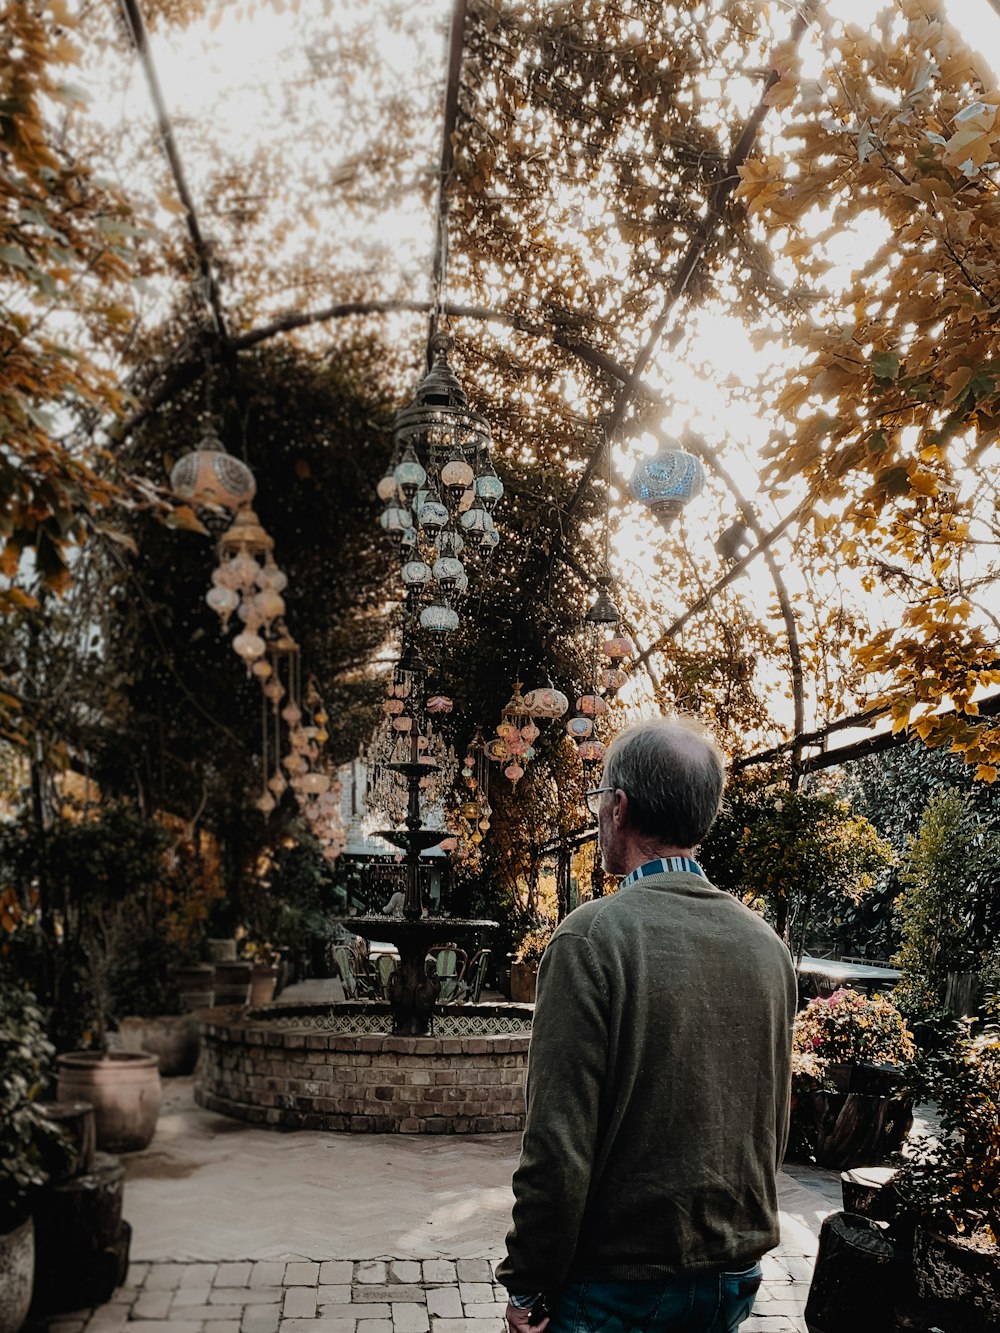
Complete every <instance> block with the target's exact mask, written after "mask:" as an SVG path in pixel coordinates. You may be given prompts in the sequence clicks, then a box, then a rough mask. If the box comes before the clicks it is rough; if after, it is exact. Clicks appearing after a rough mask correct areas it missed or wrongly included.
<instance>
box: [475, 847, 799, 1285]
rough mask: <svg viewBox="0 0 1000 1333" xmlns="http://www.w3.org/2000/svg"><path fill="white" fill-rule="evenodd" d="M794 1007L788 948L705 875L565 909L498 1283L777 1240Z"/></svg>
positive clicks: (626, 1268)
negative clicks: (505, 1257)
mask: <svg viewBox="0 0 1000 1333" xmlns="http://www.w3.org/2000/svg"><path fill="white" fill-rule="evenodd" d="M794 1009H795V986H794V974H793V972H792V968H791V963H790V959H789V957H788V952H787V950H786V949H785V947H784V945H783V944H782V943H781V941H780V940H778V939H777V937H776V936H775V935H774V933H773V931H772V930H771V929H770V927H768V926H767V925H766V924H765V923H764V922H763V921H761V920H760V919H759V918H757V917H756V916H754V914H753V913H752V912H750V911H748V909H747V908H745V907H744V906H743V905H742V904H740V903H739V902H737V901H736V900H735V899H734V898H732V897H731V896H729V895H728V894H724V893H722V892H720V891H719V890H717V889H715V888H714V887H713V886H712V885H710V884H709V883H708V881H707V880H705V879H704V878H702V877H700V876H699V875H697V874H694V873H688V872H683V871H682V872H670V873H665V874H655V875H650V876H648V877H646V878H643V879H641V880H639V881H638V882H636V883H634V884H631V885H629V886H628V887H627V888H625V889H623V890H621V891H620V892H619V893H618V894H615V895H613V896H612V897H610V898H606V899H601V900H598V901H595V902H593V903H587V904H584V906H583V907H580V908H578V909H577V910H576V911H575V912H573V913H572V914H571V915H570V916H569V917H567V919H566V920H565V921H564V922H563V923H562V925H561V926H560V928H559V930H558V931H557V932H556V935H555V936H554V937H553V940H552V942H551V944H550V946H549V949H548V950H547V952H546V956H545V959H544V960H543V964H542V970H541V974H540V977H539V1002H538V1005H537V1008H536V1013H535V1019H534V1023H533V1030H532V1060H531V1071H532V1072H531V1077H530V1080H529V1086H528V1097H529V1116H528V1130H527V1132H526V1135H525V1142H524V1150H523V1154H522V1164H521V1167H520V1168H519V1170H518V1175H517V1177H516V1178H515V1196H516V1203H515V1208H514V1228H513V1230H512V1232H511V1234H510V1235H509V1236H508V1252H509V1258H508V1260H507V1261H506V1263H505V1265H504V1266H503V1267H502V1269H501V1273H500V1276H501V1280H508V1279H510V1285H512V1286H514V1287H515V1289H519V1288H524V1289H534V1288H536V1286H537V1289H539V1290H544V1289H548V1288H549V1287H551V1286H553V1285H556V1284H559V1283H561V1282H563V1281H564V1280H566V1279H567V1278H586V1279H588V1280H599V1279H607V1280H611V1279H616V1280H642V1279H649V1278H659V1277H663V1276H666V1275H669V1274H672V1273H680V1272H686V1273H696V1272H698V1271H701V1270H711V1269H722V1268H735V1267H738V1266H739V1265H741V1264H744V1263H747V1262H753V1261H754V1260H755V1259H757V1258H758V1257H759V1256H760V1255H761V1254H763V1253H764V1252H765V1251H766V1250H768V1249H770V1248H772V1247H773V1246H774V1245H775V1244H777V1241H778V1233H777V1202H776V1197H775V1184H774V1172H775V1168H776V1165H777V1164H778V1161H779V1160H780V1156H781V1152H782V1150H783V1147H784V1136H785V1133H786V1129H787V1114H788V1106H787V1099H788V1086H789V1031H790V1027H791V1023H792V1018H793V1016H794ZM554 1161H555V1162H559V1163H561V1167H560V1169H559V1171H558V1173H557V1175H556V1177H555V1180H556V1183H555V1186H553V1171H552V1163H553V1162H554ZM536 1163H537V1169H536V1167H535V1165H534V1164H536Z"/></svg>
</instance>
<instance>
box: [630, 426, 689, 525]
mask: <svg viewBox="0 0 1000 1333" xmlns="http://www.w3.org/2000/svg"><path fill="white" fill-rule="evenodd" d="M704 488H705V469H704V468H703V467H702V465H701V462H700V461H699V459H697V458H695V456H694V455H693V454H689V453H685V451H684V450H683V449H681V448H680V447H679V446H678V445H670V446H668V447H667V448H664V449H661V450H660V452H659V453H658V454H654V455H653V457H652V458H645V459H643V460H642V461H641V462H640V463H639V464H638V465H637V466H636V469H635V471H634V472H633V473H632V477H631V479H630V481H629V484H628V489H629V494H630V495H631V496H632V498H633V499H634V500H641V501H642V503H643V504H644V505H646V507H647V508H648V509H649V511H650V512H651V513H653V514H655V515H656V517H657V518H658V519H659V520H660V522H661V523H662V524H663V526H664V527H665V528H667V527H669V526H670V524H671V523H672V522H673V521H674V519H675V518H676V517H677V515H678V514H679V513H680V512H681V510H682V509H683V508H684V506H685V505H686V504H687V502H688V501H689V500H693V499H694V498H695V496H696V495H700V494H701V492H702V491H703V490H704Z"/></svg>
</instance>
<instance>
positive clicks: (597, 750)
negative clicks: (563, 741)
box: [576, 740, 608, 764]
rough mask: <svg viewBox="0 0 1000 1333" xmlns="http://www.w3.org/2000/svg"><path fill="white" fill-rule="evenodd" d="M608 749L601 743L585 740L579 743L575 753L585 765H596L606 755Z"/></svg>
mask: <svg viewBox="0 0 1000 1333" xmlns="http://www.w3.org/2000/svg"><path fill="white" fill-rule="evenodd" d="M607 750H608V747H607V746H606V745H604V744H603V743H602V742H601V741H596V740H586V741H581V742H580V744H579V745H578V746H577V747H576V752H577V754H578V755H579V756H580V758H581V759H582V760H583V762H584V763H585V764H596V763H597V762H598V761H599V760H601V759H603V758H604V756H605V754H607Z"/></svg>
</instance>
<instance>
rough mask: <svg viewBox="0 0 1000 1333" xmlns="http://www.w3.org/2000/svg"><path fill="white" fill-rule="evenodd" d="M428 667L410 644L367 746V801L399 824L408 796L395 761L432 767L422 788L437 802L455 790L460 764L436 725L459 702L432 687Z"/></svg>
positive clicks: (426, 795)
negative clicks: (428, 679)
mask: <svg viewBox="0 0 1000 1333" xmlns="http://www.w3.org/2000/svg"><path fill="white" fill-rule="evenodd" d="M425 670H426V669H425V667H424V665H423V663H422V662H421V661H420V660H419V658H418V657H417V656H416V653H415V652H414V650H413V648H412V646H410V647H408V648H405V649H404V651H403V653H402V655H401V657H400V660H399V662H398V663H397V665H396V667H395V669H394V670H393V673H392V676H391V677H390V679H389V681H388V682H387V685H386V697H385V699H384V700H383V703H382V711H383V714H384V716H383V719H382V722H381V723H380V724H379V726H377V727H376V728H375V731H374V732H373V734H372V736H371V739H370V741H369V743H368V745H367V747H366V748H365V749H364V751H363V757H364V759H365V763H366V767H367V790H366V793H365V802H366V804H367V806H368V808H369V809H370V810H371V811H372V812H373V813H375V812H379V813H381V814H384V815H387V816H388V817H389V818H390V819H392V820H394V821H395V822H396V823H399V822H401V821H402V820H403V819H404V818H405V816H406V802H407V795H408V788H407V783H406V780H405V778H404V777H402V776H401V775H400V774H399V773H397V772H396V771H395V770H393V769H392V768H391V767H390V765H391V764H394V763H400V762H411V761H413V760H414V759H415V760H416V762H417V763H419V764H423V765H424V766H425V767H426V770H427V771H426V774H425V775H424V776H422V777H421V778H420V779H419V782H418V786H419V789H420V790H421V791H422V792H423V793H424V796H425V799H426V800H428V801H429V802H431V803H435V802H439V801H440V800H441V799H442V793H443V792H444V791H445V790H447V789H449V788H450V786H451V784H452V782H453V781H454V778H455V773H456V771H457V767H458V761H457V757H456V755H455V751H454V747H452V746H451V745H449V744H448V743H447V741H446V739H445V736H444V734H443V733H442V731H441V730H440V729H439V726H436V725H435V724H436V723H438V724H439V723H440V721H441V719H442V718H444V717H447V715H448V714H449V713H450V712H451V710H452V708H453V707H454V701H453V700H452V698H451V697H450V696H449V695H446V694H442V693H436V692H433V691H428V690H427V688H426V680H425Z"/></svg>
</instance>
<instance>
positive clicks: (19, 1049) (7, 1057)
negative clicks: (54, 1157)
mask: <svg viewBox="0 0 1000 1333" xmlns="http://www.w3.org/2000/svg"><path fill="white" fill-rule="evenodd" d="M54 1053H55V1048H54V1047H53V1046H52V1044H51V1043H50V1042H49V1040H48V1038H47V1036H46V1033H45V1021H44V1017H43V1015H42V1011H41V1009H40V1008H39V1006H38V1004H37V1002H36V1000H35V997H34V996H33V995H32V994H30V992H28V991H24V990H21V989H20V988H19V987H18V986H16V985H14V984H13V983H12V982H9V981H0V1333H17V1330H18V1329H19V1328H20V1327H21V1325H22V1324H23V1323H24V1321H25V1319H26V1318H27V1315H28V1308H29V1306H30V1304H31V1296H32V1287H33V1282H34V1271H35V1235H34V1226H33V1223H32V1219H31V1195H32V1191H33V1190H35V1189H37V1188H38V1187H39V1186H40V1185H43V1184H44V1183H45V1181H46V1179H47V1178H48V1172H47V1169H46V1159H47V1156H48V1155H49V1154H51V1149H52V1143H53V1140H58V1139H59V1131H58V1129H57V1128H56V1126H55V1125H53V1124H52V1122H51V1121H49V1120H47V1119H46V1118H45V1116H44V1115H43V1114H42V1112H41V1110H40V1109H39V1106H38V1104H37V1100H36V1099H37V1098H38V1096H39V1094H40V1093H41V1092H42V1091H43V1090H44V1087H45V1084H46V1082H47V1080H48V1068H49V1064H50V1061H51V1059H52V1056H53V1055H54ZM47 1150H48V1152H47Z"/></svg>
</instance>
